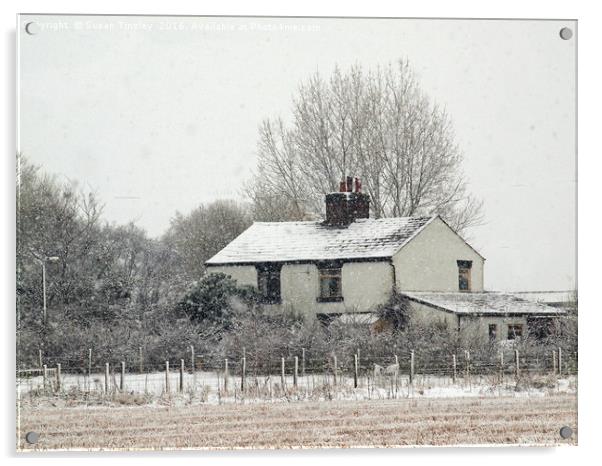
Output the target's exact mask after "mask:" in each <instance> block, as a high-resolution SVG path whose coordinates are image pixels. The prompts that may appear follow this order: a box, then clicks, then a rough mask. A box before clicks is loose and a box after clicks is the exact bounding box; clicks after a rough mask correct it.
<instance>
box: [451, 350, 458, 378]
mask: <svg viewBox="0 0 602 466" xmlns="http://www.w3.org/2000/svg"><path fill="white" fill-rule="evenodd" d="M456 369H457V366H456V355H455V354H452V370H453V372H452V383H453V384H454V385H455V384H456Z"/></svg>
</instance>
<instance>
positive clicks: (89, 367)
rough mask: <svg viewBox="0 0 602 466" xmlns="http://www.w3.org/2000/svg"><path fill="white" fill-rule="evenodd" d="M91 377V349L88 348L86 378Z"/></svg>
mask: <svg viewBox="0 0 602 466" xmlns="http://www.w3.org/2000/svg"><path fill="white" fill-rule="evenodd" d="M91 376H92V348H88V377H91Z"/></svg>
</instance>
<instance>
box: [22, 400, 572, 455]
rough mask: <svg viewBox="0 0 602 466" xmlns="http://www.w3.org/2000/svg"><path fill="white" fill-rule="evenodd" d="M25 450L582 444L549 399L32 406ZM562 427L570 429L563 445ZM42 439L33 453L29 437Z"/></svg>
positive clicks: (26, 411)
mask: <svg viewBox="0 0 602 466" xmlns="http://www.w3.org/2000/svg"><path fill="white" fill-rule="evenodd" d="M18 426H19V430H18V432H17V438H18V444H17V448H19V449H20V450H29V451H31V450H53V449H103V450H106V449H110V450H111V449H164V448H167V449H170V448H178V449H180V448H220V449H223V448H319V447H326V448H333V447H338V448H350V447H367V446H372V447H392V446H403V445H468V444H472V445H475V444H481V445H482V444H498V445H499V444H513V445H516V444H523V445H524V444H531V445H533V444H535V445H558V444H576V443H577V435H578V431H577V398H576V395H574V394H551V395H549V396H541V397H533V398H526V397H484V398H465V397H464V398H463V397H460V398H444V399H436V398H413V399H408V398H401V399H398V400H371V401H333V402H330V403H325V402H316V401H309V402H306V403H249V404H241V403H237V404H234V403H229V404H222V405H211V404H202V405H201V404H197V405H186V406H172V405H169V406H166V405H162V406H148V405H145V406H87V405H85V406H82V405H76V406H73V407H71V406H66V405H65V404H61V403H54V404H52V405H48V406H34V405H30V404H26V405H25V406H24V407H23V408H22V409H21V410H20V418H19V423H18ZM560 426H571V427H572V428H573V431H574V433H573V435H572V436H571V437H570V438H569V439H563V438H561V437H560V435H559V427H560ZM30 431H31V432H38V433H39V434H40V440H39V442H38V443H37V444H35V445H31V444H28V443H27V442H26V441H25V438H24V437H25V433H26V432H30Z"/></svg>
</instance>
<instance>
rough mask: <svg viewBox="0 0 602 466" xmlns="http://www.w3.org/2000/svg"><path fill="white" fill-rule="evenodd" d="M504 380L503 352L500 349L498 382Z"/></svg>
mask: <svg viewBox="0 0 602 466" xmlns="http://www.w3.org/2000/svg"><path fill="white" fill-rule="evenodd" d="M503 382H504V352H503V351H500V383H503Z"/></svg>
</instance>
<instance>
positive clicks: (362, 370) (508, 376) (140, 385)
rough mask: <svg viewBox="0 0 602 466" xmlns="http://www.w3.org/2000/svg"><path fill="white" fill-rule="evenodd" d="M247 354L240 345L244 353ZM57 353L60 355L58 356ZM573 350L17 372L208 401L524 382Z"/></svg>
mask: <svg viewBox="0 0 602 466" xmlns="http://www.w3.org/2000/svg"><path fill="white" fill-rule="evenodd" d="M243 354H244V353H243ZM59 360H60V362H58V361H59ZM577 368H578V361H577V354H576V353H569V352H566V351H562V349H561V348H558V349H555V350H551V351H548V352H546V353H545V354H543V355H531V354H529V355H522V354H521V353H520V352H519V350H512V349H502V350H500V351H499V352H497V353H496V354H478V355H472V354H471V353H470V352H469V351H462V352H458V353H457V354H452V355H439V356H434V355H433V351H432V350H430V351H420V350H410V351H399V352H397V354H391V355H389V356H381V357H377V356H370V357H369V358H368V357H362V355H361V353H360V352H356V353H355V354H346V355H327V356H324V355H310V354H307V353H306V352H305V350H302V351H301V352H300V354H299V355H295V356H287V357H276V356H269V357H264V358H261V359H257V358H247V357H246V355H245V356H243V357H241V358H216V357H215V356H214V355H207V356H206V355H203V354H195V352H194V348H191V351H190V354H189V355H188V358H186V359H169V360H166V361H165V362H164V365H163V367H162V368H161V367H157V365H156V364H147V363H145V362H144V355H143V354H142V353H140V354H139V355H138V357H137V358H132V359H130V360H126V361H116V360H114V361H104V362H100V361H97V360H95V359H94V358H93V351H92V350H91V349H89V350H88V351H87V357H86V358H59V357H48V356H44V355H42V354H41V352H40V354H39V365H38V367H33V368H31V367H30V368H19V369H18V370H17V380H18V385H19V389H20V392H21V393H23V394H27V393H29V394H50V393H66V392H71V393H74V394H75V393H79V394H86V393H87V394H91V393H92V394H105V395H107V394H115V393H129V394H144V395H149V396H157V395H164V394H170V393H178V392H180V393H188V394H190V395H191V396H199V398H200V399H201V400H203V401H207V400H208V399H209V398H210V396H213V397H214V398H215V397H216V398H217V401H223V400H226V399H232V398H233V399H234V400H236V399H242V398H245V397H247V398H250V397H257V398H270V399H271V398H273V397H275V396H288V395H290V394H291V393H295V394H299V393H304V394H305V395H306V396H308V397H309V396H314V395H316V394H318V395H320V396H324V397H328V396H332V393H331V392H332V391H334V392H335V393H338V394H340V393H341V392H343V393H344V392H348V391H349V390H354V389H362V390H367V391H368V392H369V393H371V392H373V391H374V390H387V391H388V395H389V396H395V397H397V396H399V395H400V394H401V392H402V391H403V390H410V389H414V388H416V387H425V386H439V387H446V386H473V385H475V386H479V385H495V386H500V385H502V384H505V385H506V386H508V385H509V384H518V383H525V381H527V382H528V381H529V380H532V379H533V378H536V377H552V378H554V379H555V380H558V379H559V378H562V377H567V376H573V375H576V374H577Z"/></svg>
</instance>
